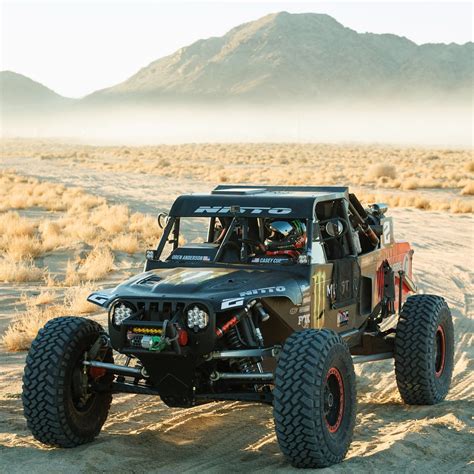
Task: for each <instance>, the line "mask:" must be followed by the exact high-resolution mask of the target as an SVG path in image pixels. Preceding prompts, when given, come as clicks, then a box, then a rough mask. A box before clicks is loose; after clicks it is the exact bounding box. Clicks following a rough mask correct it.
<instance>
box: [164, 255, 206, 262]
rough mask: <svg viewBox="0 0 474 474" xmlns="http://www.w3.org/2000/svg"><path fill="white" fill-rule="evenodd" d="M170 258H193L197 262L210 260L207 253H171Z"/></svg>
mask: <svg viewBox="0 0 474 474" xmlns="http://www.w3.org/2000/svg"><path fill="white" fill-rule="evenodd" d="M171 260H194V261H199V262H210V261H211V259H210V258H209V257H208V256H207V255H172V256H171Z"/></svg>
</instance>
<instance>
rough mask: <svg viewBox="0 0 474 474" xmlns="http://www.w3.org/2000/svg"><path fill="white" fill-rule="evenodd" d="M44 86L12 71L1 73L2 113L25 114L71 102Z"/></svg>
mask: <svg viewBox="0 0 474 474" xmlns="http://www.w3.org/2000/svg"><path fill="white" fill-rule="evenodd" d="M71 100H72V99H67V98H65V97H63V96H61V95H59V94H57V93H56V92H54V91H52V90H51V89H48V88H47V87H46V86H44V85H43V84H40V83H39V82H36V81H33V80H32V79H30V78H28V77H26V76H23V75H22V74H17V73H15V72H11V71H0V104H1V108H2V111H8V112H12V111H13V112H14V111H18V112H23V111H31V110H36V109H48V108H51V107H52V108H57V107H61V106H63V105H66V104H68V103H70V102H71Z"/></svg>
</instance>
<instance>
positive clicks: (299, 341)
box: [273, 329, 356, 468]
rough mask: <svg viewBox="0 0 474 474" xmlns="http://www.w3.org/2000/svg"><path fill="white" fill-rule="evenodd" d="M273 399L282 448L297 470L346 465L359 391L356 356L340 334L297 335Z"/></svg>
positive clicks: (282, 360) (285, 353)
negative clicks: (343, 461) (357, 389)
mask: <svg viewBox="0 0 474 474" xmlns="http://www.w3.org/2000/svg"><path fill="white" fill-rule="evenodd" d="M273 393H274V410H273V414H274V418H275V429H276V434H277V438H278V443H279V445H280V449H281V451H282V452H283V454H284V455H285V457H286V458H287V459H288V460H289V461H290V462H291V464H292V465H293V466H295V467H306V468H315V467H326V466H330V465H332V464H336V463H339V462H341V461H342V460H343V459H344V457H345V455H346V454H347V451H348V449H349V446H350V444H351V441H352V435H353V431H354V425H355V416H356V387H355V374H354V366H353V363H352V358H351V354H350V352H349V349H348V347H347V345H346V344H345V343H344V342H343V341H342V339H341V338H340V337H339V336H338V335H337V334H336V333H335V332H333V331H329V330H327V329H324V330H321V331H316V330H313V329H308V330H304V331H300V332H296V333H294V334H292V335H291V336H290V337H289V338H288V339H287V340H286V342H285V345H284V347H283V350H282V352H281V354H280V357H279V359H278V365H277V369H276V373H275V389H274V391H273Z"/></svg>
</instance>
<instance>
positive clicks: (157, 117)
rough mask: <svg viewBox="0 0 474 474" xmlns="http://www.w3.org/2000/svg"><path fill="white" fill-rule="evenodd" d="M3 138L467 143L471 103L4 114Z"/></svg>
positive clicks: (469, 143) (469, 142) (92, 109)
mask: <svg viewBox="0 0 474 474" xmlns="http://www.w3.org/2000/svg"><path fill="white" fill-rule="evenodd" d="M0 128H1V135H2V138H12V137H34V138H46V137H55V138H64V139H72V140H75V141H79V142H84V143H91V144H108V143H110V144H130V145H140V144H158V143H164V144H177V143H191V142H206V143H208V142H234V143H235V142H278V143H282V142H293V143H304V142H312V143H315V142H325V143H390V144H400V145H426V146H445V147H464V148H465V147H471V146H472V114H471V103H466V104H462V103H459V104H456V105H453V104H447V105H439V104H436V103H426V102H424V103H419V104H417V103H414V102H413V103H405V104H396V103H393V102H392V103H387V102H385V103H384V102H379V103H370V104H363V103H360V104H354V103H351V105H350V106H347V105H345V104H343V103H338V104H325V105H319V106H308V105H286V104H280V105H276V104H275V105H261V104H257V105H234V104H229V105H219V106H217V105H216V106H213V105H208V104H207V105H199V104H195V105H186V106H184V105H183V106H179V105H166V104H165V105H161V106H156V107H141V106H134V105H124V106H106V105H101V106H88V107H87V108H85V107H81V106H78V107H72V108H68V109H67V110H56V111H51V110H40V111H36V112H34V113H31V112H29V111H27V110H16V111H14V113H11V111H9V113H8V114H5V113H3V111H2V122H1V127H0Z"/></svg>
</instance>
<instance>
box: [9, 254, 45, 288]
mask: <svg viewBox="0 0 474 474" xmlns="http://www.w3.org/2000/svg"><path fill="white" fill-rule="evenodd" d="M44 274H45V272H44V270H42V269H40V268H38V267H36V266H35V265H34V263H33V262H32V261H21V262H15V261H14V260H13V259H12V258H11V257H8V256H7V257H0V281H4V282H10V283H12V282H15V283H22V282H26V281H40V280H41V279H43V277H44Z"/></svg>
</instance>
